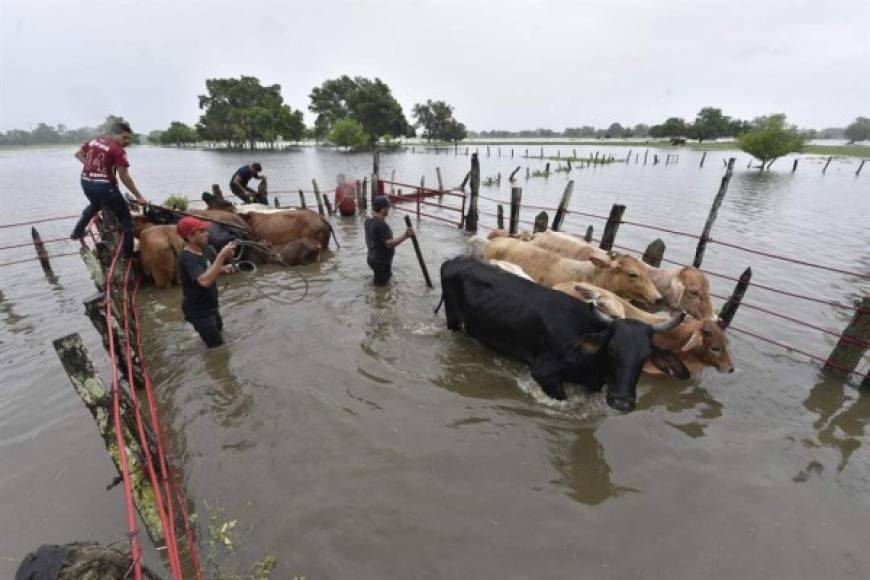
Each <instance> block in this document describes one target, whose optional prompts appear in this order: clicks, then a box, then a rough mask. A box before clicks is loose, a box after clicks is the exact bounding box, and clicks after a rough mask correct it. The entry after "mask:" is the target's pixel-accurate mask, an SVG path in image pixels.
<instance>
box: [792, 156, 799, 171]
mask: <svg viewBox="0 0 870 580" xmlns="http://www.w3.org/2000/svg"><path fill="white" fill-rule="evenodd" d="M797 164H798V160H797V159H795V160H794V164H793V165H792V166H791V172H792V173H794V172H795V171H797Z"/></svg>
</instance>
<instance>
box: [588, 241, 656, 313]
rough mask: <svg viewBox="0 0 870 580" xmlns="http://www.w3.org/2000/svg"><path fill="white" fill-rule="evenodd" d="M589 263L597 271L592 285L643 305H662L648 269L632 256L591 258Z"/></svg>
mask: <svg viewBox="0 0 870 580" xmlns="http://www.w3.org/2000/svg"><path fill="white" fill-rule="evenodd" d="M589 261H590V262H592V263H593V264H594V265H595V268H596V270H597V272H596V276H595V280H594V283H595V285H596V286H601V287H602V288H606V289H607V290H610V291H611V292H613V293H614V294H618V295H619V296H622V297H623V298H625V299H626V300H635V301H637V302H642V303H644V304H650V305H652V304H655V305H659V304H663V303H664V299H663V298H662V295H661V294H659V291H658V290H656V287H655V285H654V284H653V283H652V280H650V279H649V268H648V266H647V265H646V264H644V263H643V262H641V261H640V260H638V259H637V258H634V257H632V256H624V255H619V254H615V255H613V256H612V257H611V258H610V259H609V260H604V259H602V258H598V257H595V256H592V257H590V258H589Z"/></svg>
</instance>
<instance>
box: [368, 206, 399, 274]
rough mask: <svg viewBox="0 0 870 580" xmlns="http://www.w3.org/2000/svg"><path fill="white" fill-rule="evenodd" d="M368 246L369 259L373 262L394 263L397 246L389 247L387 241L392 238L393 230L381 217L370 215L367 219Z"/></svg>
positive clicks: (387, 264) (386, 264)
mask: <svg viewBox="0 0 870 580" xmlns="http://www.w3.org/2000/svg"><path fill="white" fill-rule="evenodd" d="M365 230H366V247H367V248H368V249H369V254H368V261H369V262H370V263H372V264H381V265H385V266H389V265H390V264H392V263H393V254H395V253H396V249H395V248H388V247H387V244H386V243H385V242H386V241H387V240H389V239H392V237H393V230H391V229H390V226H389V225H387V222H386V221H385V220H384V219H383V218H381V217H370V218H368V219H367V220H366V221H365Z"/></svg>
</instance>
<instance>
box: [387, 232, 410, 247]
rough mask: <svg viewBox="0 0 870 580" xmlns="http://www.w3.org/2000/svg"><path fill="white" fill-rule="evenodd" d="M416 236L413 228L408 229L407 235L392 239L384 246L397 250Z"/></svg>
mask: <svg viewBox="0 0 870 580" xmlns="http://www.w3.org/2000/svg"><path fill="white" fill-rule="evenodd" d="M413 235H414V230H413V229H412V228H408V229H406V230H405V233H404V234H402V235H401V236H399V237H398V238H390V239H389V240H387V241H385V242H384V245H385V246H387V247H388V248H395V247H396V246H398V245H399V244H401V243H402V242H404V241H405V240H407V239H408V238H410V237H411V236H413Z"/></svg>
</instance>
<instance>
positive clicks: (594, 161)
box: [592, 151, 598, 165]
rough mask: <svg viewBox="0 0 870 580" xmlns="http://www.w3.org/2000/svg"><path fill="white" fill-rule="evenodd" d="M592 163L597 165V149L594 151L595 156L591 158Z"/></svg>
mask: <svg viewBox="0 0 870 580" xmlns="http://www.w3.org/2000/svg"><path fill="white" fill-rule="evenodd" d="M592 164H593V165H598V151H596V152H595V158H594V159H593V160H592Z"/></svg>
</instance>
